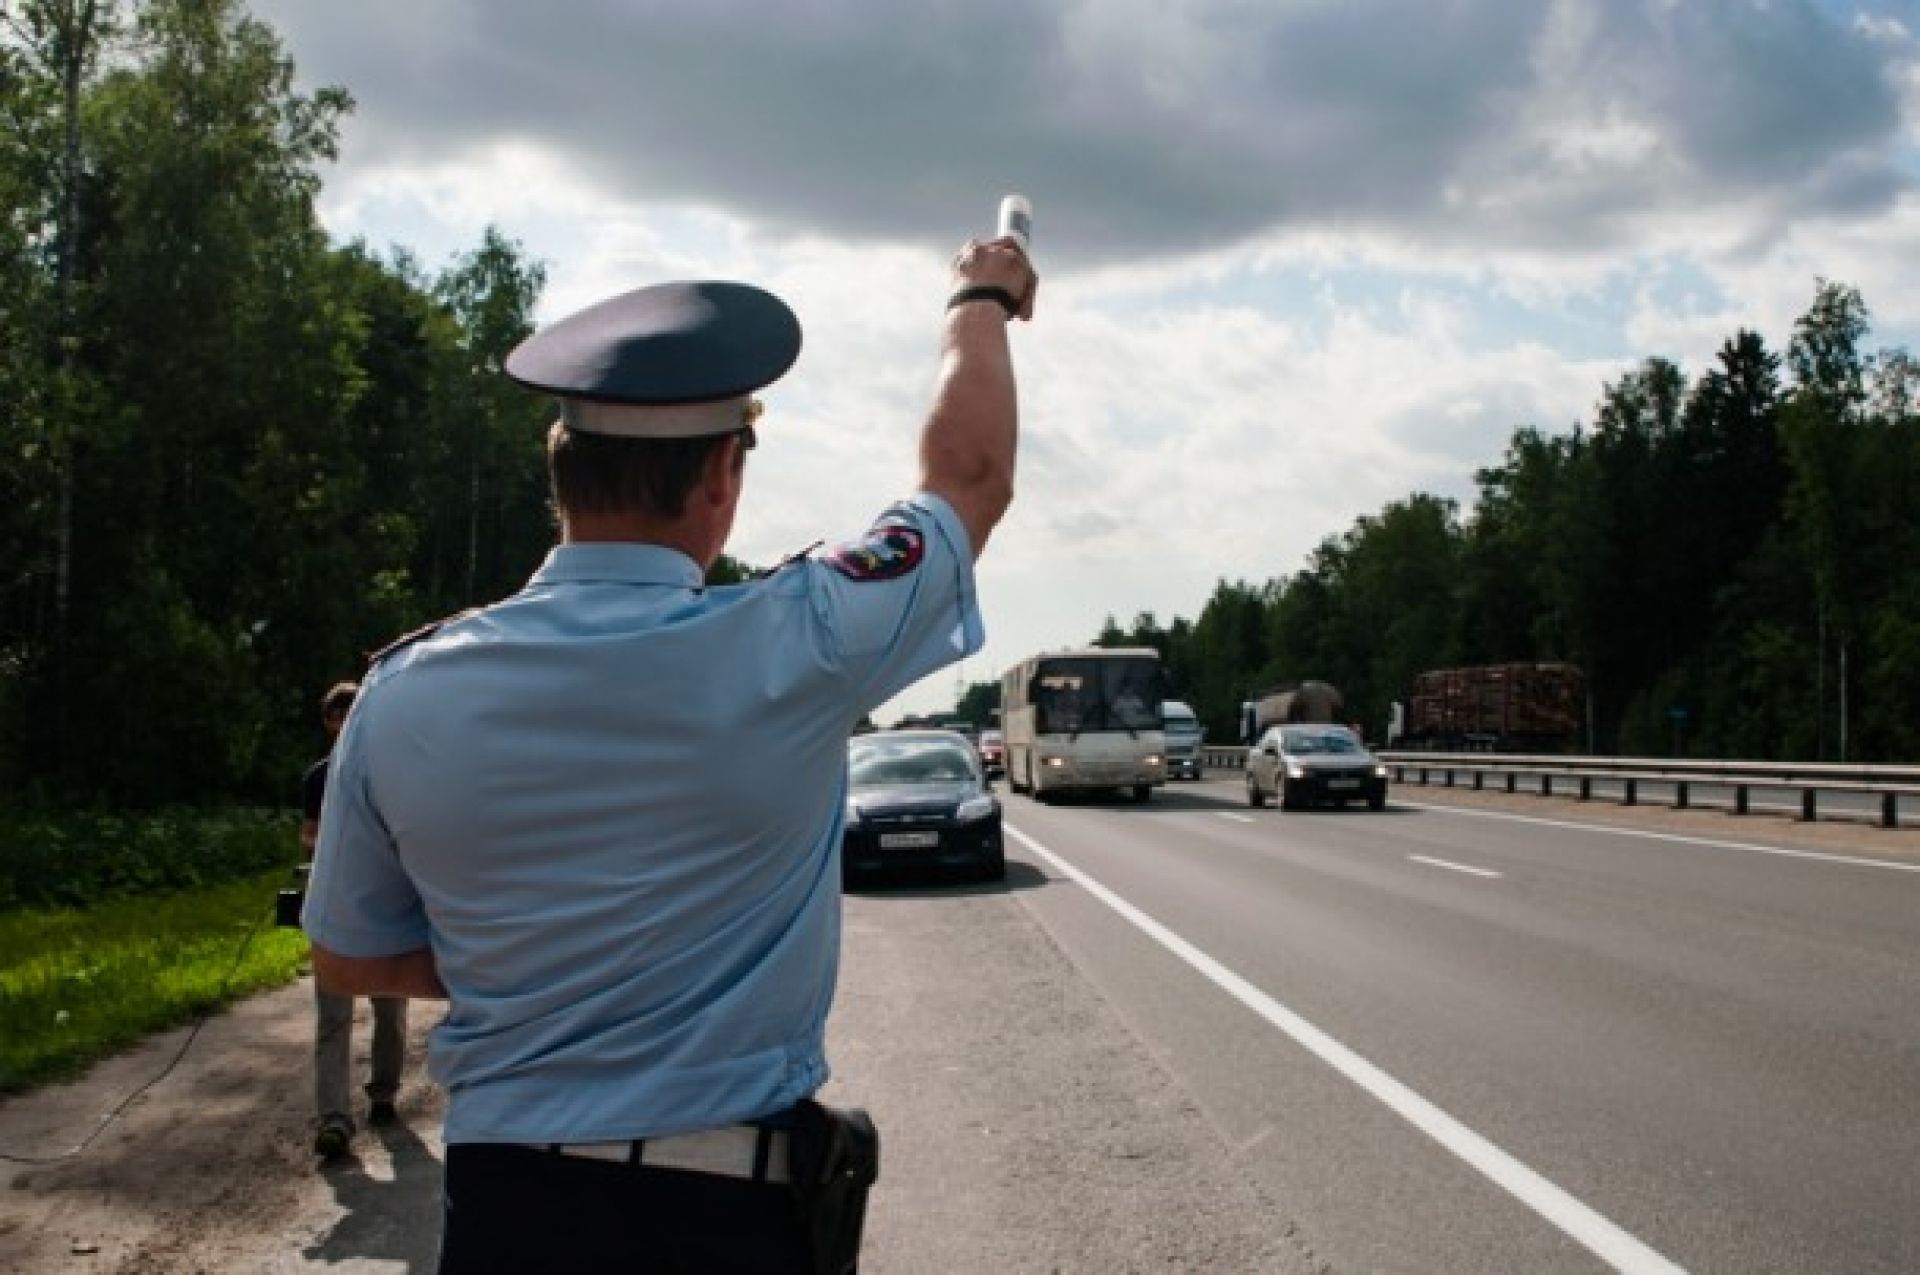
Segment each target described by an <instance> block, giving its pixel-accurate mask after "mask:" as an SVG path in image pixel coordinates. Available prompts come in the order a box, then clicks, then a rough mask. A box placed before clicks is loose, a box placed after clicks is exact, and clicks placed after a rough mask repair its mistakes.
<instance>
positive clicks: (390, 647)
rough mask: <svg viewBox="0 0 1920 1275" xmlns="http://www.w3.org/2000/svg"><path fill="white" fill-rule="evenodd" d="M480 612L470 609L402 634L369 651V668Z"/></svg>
mask: <svg viewBox="0 0 1920 1275" xmlns="http://www.w3.org/2000/svg"><path fill="white" fill-rule="evenodd" d="M479 610H480V608H479V607H468V608H467V609H466V610H464V611H461V612H458V613H457V614H454V615H449V616H447V617H445V618H444V619H439V620H435V621H434V622H433V623H432V624H423V625H421V626H420V627H419V628H417V629H415V630H413V631H412V632H411V633H402V634H401V635H400V636H399V637H397V638H395V639H394V640H393V641H391V642H389V643H387V644H386V645H385V646H383V647H381V648H380V649H379V650H377V651H369V652H368V653H367V667H368V668H372V667H373V666H374V665H376V664H378V663H380V661H382V660H384V659H386V658H387V657H388V656H389V655H392V654H393V653H394V652H395V651H403V650H405V649H406V648H407V647H410V646H412V645H413V644H414V643H415V642H424V641H426V640H427V639H428V638H430V637H432V636H433V635H434V634H436V633H438V632H439V631H440V630H441V629H444V628H446V627H447V626H448V625H449V624H452V623H454V622H455V621H457V620H464V619H466V618H467V617H468V616H470V615H475V614H477V613H478V612H479Z"/></svg>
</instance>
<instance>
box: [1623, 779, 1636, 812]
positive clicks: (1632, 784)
mask: <svg viewBox="0 0 1920 1275" xmlns="http://www.w3.org/2000/svg"><path fill="white" fill-rule="evenodd" d="M1620 804H1621V805H1623V806H1637V805H1639V804H1640V781H1639V780H1637V779H1629V780H1627V781H1626V791H1625V792H1624V793H1622V794H1621V797H1620Z"/></svg>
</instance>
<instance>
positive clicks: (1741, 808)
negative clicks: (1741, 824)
mask: <svg viewBox="0 0 1920 1275" xmlns="http://www.w3.org/2000/svg"><path fill="white" fill-rule="evenodd" d="M1733 813H1734V814H1736V815H1744V814H1746V813H1747V786H1746V785H1745V784H1735V785H1734V786H1733Z"/></svg>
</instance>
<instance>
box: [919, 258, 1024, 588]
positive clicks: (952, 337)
mask: <svg viewBox="0 0 1920 1275" xmlns="http://www.w3.org/2000/svg"><path fill="white" fill-rule="evenodd" d="M953 288H954V303H952V304H950V305H949V307H948V309H947V326H946V333H945V336H944V338H943V343H942V356H941V362H940V381H939V385H938V386H937V388H936V389H935V392H934V399H933V407H932V409H931V410H930V411H929V412H928V413H927V421H926V425H925V426H924V428H923V429H922V431H921V435H920V486H921V489H922V490H923V491H929V492H932V493H933V494H935V495H937V496H940V497H941V498H942V499H944V500H945V501H946V502H947V503H948V504H949V505H952V506H953V511H954V513H955V514H957V515H959V518H960V521H961V523H962V524H963V525H964V526H965V527H966V529H967V536H968V538H969V539H970V540H971V541H972V547H973V556H974V557H975V558H978V557H979V556H980V551H981V550H982V549H983V548H985V547H986V543H987V536H988V535H989V534H990V533H991V532H992V531H993V529H994V527H995V526H996V525H997V524H998V523H999V521H1000V518H1001V515H1003V514H1005V513H1006V511H1007V505H1008V504H1009V503H1011V502H1012V500H1013V466H1014V451H1015V444H1016V440H1017V438H1018V433H1019V407H1018V399H1017V395H1016V393H1015V388H1014V377H1013V356H1012V351H1011V350H1010V349H1009V348H1008V345H1007V324H1008V323H1009V322H1010V321H1011V320H1012V319H1014V318H1015V317H1018V318H1021V319H1030V318H1032V317H1033V301H1034V293H1035V292H1036V291H1037V290H1038V288H1039V276H1038V275H1036V274H1035V273H1034V271H1033V267H1032V266H1031V265H1029V264H1028V262H1027V257H1026V254H1025V253H1024V252H1022V251H1021V250H1020V246H1019V244H1018V243H1016V242H1015V241H1014V240H1012V239H995V240H991V241H987V242H983V241H980V240H974V241H972V242H970V243H968V244H967V246H966V247H964V248H962V249H961V250H960V254H959V255H958V256H957V257H955V258H954V262H953ZM1005 299H1012V301H1013V305H1014V307H1015V308H1011V309H1010V308H1009V306H1008V305H1007V303H1006V300H1005Z"/></svg>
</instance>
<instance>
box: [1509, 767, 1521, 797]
mask: <svg viewBox="0 0 1920 1275" xmlns="http://www.w3.org/2000/svg"><path fill="white" fill-rule="evenodd" d="M1519 779H1520V776H1518V775H1516V774H1514V773H1513V772H1512V771H1511V770H1509V771H1508V772H1507V791H1508V792H1512V791H1514V788H1515V785H1516V784H1517V783H1518V782H1519Z"/></svg>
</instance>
